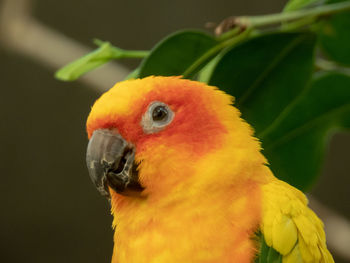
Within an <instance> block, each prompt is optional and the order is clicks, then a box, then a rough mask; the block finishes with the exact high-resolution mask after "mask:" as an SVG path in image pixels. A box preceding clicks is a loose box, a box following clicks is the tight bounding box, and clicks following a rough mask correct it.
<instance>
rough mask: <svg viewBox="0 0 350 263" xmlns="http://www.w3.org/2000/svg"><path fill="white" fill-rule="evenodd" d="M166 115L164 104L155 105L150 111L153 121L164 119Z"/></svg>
mask: <svg viewBox="0 0 350 263" xmlns="http://www.w3.org/2000/svg"><path fill="white" fill-rule="evenodd" d="M167 117H168V111H167V109H166V107H165V106H161V105H160V106H157V107H155V108H154V109H153V111H152V119H153V121H164V120H165V119H166V118H167Z"/></svg>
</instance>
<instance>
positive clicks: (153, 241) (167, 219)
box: [87, 77, 333, 263]
mask: <svg viewBox="0 0 350 263" xmlns="http://www.w3.org/2000/svg"><path fill="white" fill-rule="evenodd" d="M154 101H158V102H162V103H164V104H166V105H168V106H169V107H170V109H171V110H172V111H173V112H174V118H173V120H172V122H171V123H170V124H169V125H168V126H167V127H166V128H164V129H163V130H161V131H159V132H156V133H151V134H149V133H148V134H145V133H144V132H143V129H142V127H141V120H142V116H143V115H144V114H145V112H147V108H148V106H149V105H150V104H151V103H152V102H154ZM232 102H233V98H232V97H230V96H229V95H227V94H225V93H223V92H222V91H220V90H218V89H217V88H216V87H211V86H207V85H205V84H204V83H200V82H196V81H190V80H185V79H181V78H179V77H148V78H145V79H138V80H128V81H124V82H121V83H117V84H116V85H115V87H113V88H112V89H111V90H109V91H108V92H106V93H105V94H104V95H102V96H101V98H100V99H99V100H98V101H97V102H96V103H95V105H94V106H93V108H92V110H91V113H90V115H89V118H88V121H87V131H88V135H89V136H91V135H92V133H93V132H94V131H95V130H97V129H116V130H118V132H119V133H120V134H121V135H122V136H123V137H124V138H125V139H126V140H128V141H129V142H130V143H132V144H134V145H135V147H136V154H135V160H136V161H137V162H138V172H139V180H140V183H141V185H142V186H143V187H144V191H143V192H142V195H141V197H138V198H135V197H130V196H123V195H120V194H117V193H116V192H114V191H113V190H110V192H111V205H112V214H113V216H114V221H113V226H114V228H115V235H114V242H115V246H114V252H113V259H112V262H113V263H117V262H118V263H125V262H127V263H152V262H154V263H163V262H164V263H165V262H166V263H172V262H194V263H196V262H198V263H199V262H206V263H210V262H212V263H214V262H220V263H226V262H227V263H229V262H239V263H251V262H254V260H255V259H256V254H257V253H258V251H259V242H257V241H256V240H255V239H254V233H255V232H256V231H259V229H260V232H261V233H262V235H263V241H264V242H263V243H262V244H263V245H261V247H260V250H261V253H262V254H264V255H265V257H260V258H258V260H260V261H259V262H261V263H262V262H266V263H271V262H276V263H279V262H280V261H281V260H283V262H287V263H289V262H305V263H306V262H333V259H332V257H331V255H330V254H329V252H328V250H327V248H326V245H325V235H324V232H323V225H322V223H321V221H320V220H319V219H318V218H317V216H316V215H315V214H314V213H313V212H312V211H311V210H310V209H309V208H307V200H306V198H305V196H304V195H303V194H302V193H301V192H300V191H298V190H296V189H294V188H293V187H291V186H289V185H287V184H286V183H283V182H281V181H279V180H277V179H276V178H275V177H274V176H273V175H272V173H271V171H270V169H269V168H268V167H267V165H266V163H267V161H266V159H265V157H264V156H263V155H262V154H261V152H260V150H261V146H260V143H259V141H258V140H257V139H256V138H254V137H253V129H252V128H251V127H250V126H249V125H248V124H247V123H246V122H245V121H244V120H242V119H241V117H240V112H239V111H238V110H237V109H236V108H235V107H234V106H232Z"/></svg>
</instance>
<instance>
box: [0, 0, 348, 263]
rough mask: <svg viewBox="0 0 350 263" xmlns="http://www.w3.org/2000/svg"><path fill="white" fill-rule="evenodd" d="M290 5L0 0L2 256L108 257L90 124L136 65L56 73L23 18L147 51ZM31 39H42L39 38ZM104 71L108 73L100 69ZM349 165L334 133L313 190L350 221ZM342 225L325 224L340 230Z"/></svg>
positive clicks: (80, 40)
mask: <svg viewBox="0 0 350 263" xmlns="http://www.w3.org/2000/svg"><path fill="white" fill-rule="evenodd" d="M284 4H285V1H282V0H270V1H258V0H245V1H224V0H216V1H209V0H202V1H184V0H178V1H164V0H163V1H162V0H156V1H137V2H135V1H108V0H100V1H93V0H84V1H83V0H75V1H68V0H61V1H57V0H56V1H54V0H36V1H29V0H6V1H5V0H1V1H0V16H1V17H0V22H1V25H0V29H1V30H0V76H1V91H2V92H1V96H0V101H1V103H0V107H1V108H0V116H1V120H2V121H1V122H0V123H1V124H0V125H1V137H0V160H1V167H2V173H1V177H2V179H1V181H2V183H1V185H0V191H1V192H0V198H1V206H2V209H1V217H0V223H1V226H2V230H1V231H0V233H1V241H0V242H1V245H0V247H1V248H0V262H27V263H31V262H109V261H110V259H111V254H112V247H113V243H112V234H113V232H112V228H111V221H112V217H111V216H110V213H109V204H108V202H107V200H105V199H104V198H103V197H102V196H99V194H98V192H97V191H96V190H95V189H94V186H93V184H92V183H91V182H90V179H89V176H88V173H87V170H86V167H85V149H86V146H87V137H86V133H85V120H86V117H87V115H88V113H89V110H90V107H91V105H92V103H93V102H94V100H95V99H97V98H98V96H99V95H100V94H101V93H102V91H103V90H106V89H108V88H109V87H110V86H111V85H112V83H114V82H116V81H119V80H121V78H122V76H124V75H125V72H127V70H129V69H132V68H133V67H134V66H135V65H137V63H136V62H135V61H122V62H121V64H122V66H123V68H121V72H119V73H118V72H116V75H115V78H114V77H113V74H112V77H111V78H110V79H108V80H106V81H103V79H102V78H100V79H102V81H101V85H100V86H98V81H96V82H95V84H94V85H89V84H87V83H88V82H89V79H85V82H72V83H64V82H60V81H57V80H55V79H54V78H53V73H54V71H55V69H57V68H58V67H59V65H57V67H56V64H59V62H60V61H50V56H48V55H46V57H45V56H44V55H42V54H41V53H40V52H36V50H39V51H44V49H45V47H46V46H48V45H49V44H50V43H51V42H48V43H49V44H47V43H46V42H45V41H46V38H45V37H44V38H43V39H40V41H39V40H38V38H35V37H36V35H35V34H34V33H35V31H33V32H34V33H33V34H32V35H31V34H25V32H26V30H28V32H32V31H31V30H33V28H32V27H33V25H32V24H31V23H29V22H28V23H26V21H32V19H34V21H36V22H35V23H36V24H35V26H39V28H40V27H45V28H46V29H49V30H50V31H48V32H51V31H52V30H53V31H52V32H54V33H55V35H57V36H60V37H62V38H63V39H69V40H70V41H75V42H74V43H75V44H76V45H83V46H87V47H90V48H93V47H94V46H93V45H92V38H95V37H96V38H100V39H102V40H108V41H110V42H111V43H113V44H115V45H117V46H119V47H122V48H126V49H150V48H151V47H152V46H153V45H154V44H155V43H156V42H157V41H159V40H160V39H161V38H163V37H164V36H165V35H167V34H169V33H171V32H173V31H175V30H178V29H183V28H202V29H204V25H205V23H206V22H220V21H221V20H222V19H224V18H226V17H228V16H231V15H254V14H264V13H272V12H279V11H280V10H281V9H282V7H283V6H284ZM23 10H25V11H23ZM11 12H13V13H14V14H12V13H11ZM17 12H18V13H19V15H18V17H16V16H15V13H17ZM9 17H10V18H11V21H12V22H11V24H9V23H8V21H7V20H6V19H8V18H9ZM5 18H6V19H5ZM22 19H27V20H24V21H25V23H24V26H23V23H22V24H20V23H18V24H16V21H17V20H18V21H21V20H22ZM26 26H28V28H26ZM20 27H22V30H24V31H20V30H19V29H18V28H20ZM23 27H24V29H23ZM16 30H17V31H16ZM11 32H15V33H14V34H12V33H11ZM23 32H24V33H23ZM43 32H44V33H45V32H47V31H45V30H44V31H43ZM44 35H45V34H44ZM48 37H50V34H49V33H48ZM32 38H34V40H35V39H36V40H37V41H36V42H35V41H33V44H31V43H32V42H31V41H32V40H31V39H32ZM38 41H39V42H38ZM23 43H24V44H26V43H27V44H28V45H27V50H25V51H23V50H22V51H21V46H22V44H23ZM64 47H65V46H62V47H61V46H60V42H59V41H56V48H57V49H52V50H50V52H52V60H55V58H56V57H58V58H60V56H65V55H67V54H66V53H65V49H64ZM76 57H79V55H78V54H77V55H76ZM76 57H72V58H71V60H72V59H74V58H76ZM66 62H68V61H66ZM60 65H61V64H60ZM62 65H63V63H62ZM62 65H61V66H62ZM99 72H101V74H103V69H101V70H98V71H97V73H96V74H99ZM123 74H124V75H123ZM109 75H110V74H109ZM96 87H97V88H96ZM349 171H350V136H349V134H346V133H341V134H337V135H335V136H334V137H333V138H332V140H331V144H330V147H329V151H328V153H327V156H326V162H325V165H324V169H323V172H322V175H321V176H320V178H319V181H318V182H317V184H316V185H315V187H314V188H313V189H312V191H311V194H312V196H313V198H315V199H317V200H318V201H319V202H320V203H322V204H323V205H325V206H327V207H328V208H331V209H332V211H333V212H334V213H336V215H337V214H339V215H341V218H342V219H343V220H344V219H345V220H346V219H348V220H349V219H350V190H349V184H350V176H349V175H350V174H349ZM316 208H318V206H317V207H316ZM328 212H329V211H328V210H326V212H324V209H323V208H322V207H321V209H320V211H319V213H321V215H324V216H329V214H328ZM331 216H332V214H331ZM329 222H331V223H332V222H333V223H334V221H329ZM342 222H343V221H342ZM344 222H348V221H344ZM345 225H346V224H345ZM334 227H335V228H334ZM336 227H337V226H336V225H335V226H334V225H333V226H332V225H330V226H327V230H328V231H338V230H337V229H336ZM334 229H335V230H334ZM336 246H337V245H334V247H332V246H331V245H330V247H331V249H332V251H334V253H335V259H336V262H349V261H348V260H349V259H346V257H345V256H344V255H342V254H341V253H340V254H339V253H338V252H337V251H338V250H337V247H336ZM345 246H346V244H345Z"/></svg>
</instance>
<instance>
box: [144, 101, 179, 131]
mask: <svg viewBox="0 0 350 263" xmlns="http://www.w3.org/2000/svg"><path fill="white" fill-rule="evenodd" d="M174 115H175V114H174V112H173V111H172V110H171V109H170V107H169V106H168V105H166V104H165V103H163V102H160V101H153V102H152V103H151V104H150V105H149V106H148V109H147V111H146V113H145V114H144V115H143V116H142V120H141V126H142V128H143V131H144V132H145V133H147V134H150V133H156V132H159V131H161V130H163V129H164V128H165V127H166V126H168V125H169V124H170V123H171V122H172V120H173V119H174Z"/></svg>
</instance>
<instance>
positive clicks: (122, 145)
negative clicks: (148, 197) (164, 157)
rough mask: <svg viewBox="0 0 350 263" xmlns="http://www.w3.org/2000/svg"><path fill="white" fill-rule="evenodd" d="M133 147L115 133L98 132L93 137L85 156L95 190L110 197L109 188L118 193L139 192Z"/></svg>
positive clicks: (104, 130)
mask: <svg viewBox="0 0 350 263" xmlns="http://www.w3.org/2000/svg"><path fill="white" fill-rule="evenodd" d="M134 159H135V147H134V146H133V145H132V144H130V143H128V142H127V141H126V140H124V138H123V137H122V136H121V135H120V134H119V133H118V132H117V131H115V130H109V129H101V130H96V131H94V133H93V134H92V136H91V138H90V141H89V144H88V147H87V153H86V163H87V167H88V170H89V174H90V177H91V180H92V181H93V183H94V184H95V186H96V188H97V190H98V191H99V192H100V193H101V194H102V195H104V196H106V197H108V198H109V197H110V193H109V190H108V186H110V187H111V188H112V189H113V190H115V191H116V192H117V193H120V194H124V195H130V194H134V193H135V192H137V193H140V192H141V191H142V190H143V188H142V187H141V185H140V184H139V182H138V174H137V165H136V164H135V161H134Z"/></svg>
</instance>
